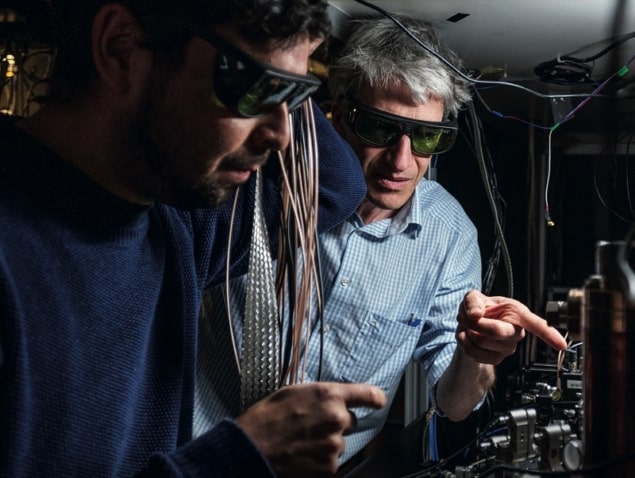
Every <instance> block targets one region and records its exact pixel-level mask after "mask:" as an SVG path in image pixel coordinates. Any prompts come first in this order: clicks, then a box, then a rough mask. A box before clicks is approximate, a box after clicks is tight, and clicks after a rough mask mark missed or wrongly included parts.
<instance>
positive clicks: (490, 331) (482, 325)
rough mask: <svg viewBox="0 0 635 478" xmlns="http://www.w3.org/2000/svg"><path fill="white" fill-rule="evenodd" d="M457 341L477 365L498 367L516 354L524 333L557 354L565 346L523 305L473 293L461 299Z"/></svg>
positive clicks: (540, 318)
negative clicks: (478, 363) (549, 347)
mask: <svg viewBox="0 0 635 478" xmlns="http://www.w3.org/2000/svg"><path fill="white" fill-rule="evenodd" d="M457 320H458V322H459V325H458V327H457V330H456V339H457V342H458V343H459V345H460V346H461V347H462V348H463V349H464V351H465V353H466V354H467V355H469V356H471V357H472V358H474V359H475V360H476V361H478V362H480V363H486V364H493V365H498V364H499V363H501V362H502V361H503V359H505V357H507V356H509V355H511V354H513V353H514V351H515V350H516V346H517V344H518V342H520V341H521V340H522V339H523V338H524V337H525V331H527V332H529V333H531V334H533V335H535V336H536V337H538V338H540V339H541V340H542V341H543V342H545V343H546V344H548V345H549V346H551V347H553V348H554V349H556V350H564V349H565V348H566V347H567V343H566V341H565V339H564V337H562V335H561V334H560V333H559V332H558V331H557V330H556V329H554V328H553V327H551V326H549V325H548V324H547V321H546V320H544V319H543V318H542V317H540V316H538V315H536V314H534V313H533V312H531V311H530V310H529V308H528V307H527V306H526V305H524V304H523V303H521V302H519V301H517V300H515V299H510V298H508V297H488V296H486V295H485V294H483V293H481V292H479V291H476V290H473V291H470V292H468V293H467V294H466V295H465V297H464V298H463V302H462V303H461V307H460V310H459V314H458V317H457Z"/></svg>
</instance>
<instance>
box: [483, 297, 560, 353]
mask: <svg viewBox="0 0 635 478" xmlns="http://www.w3.org/2000/svg"><path fill="white" fill-rule="evenodd" d="M485 317H492V318H496V319H499V320H503V321H505V322H508V323H510V324H513V325H517V326H519V327H522V328H523V329H525V330H526V331H527V332H529V333H531V334H533V335H535V336H536V337H538V338H539V339H541V340H542V341H543V342H545V343H546V344H547V345H549V346H551V347H553V348H554V349H556V350H564V349H566V348H567V341H566V340H565V339H564V337H563V336H562V335H561V334H560V332H558V331H557V330H556V329H555V328H553V327H551V326H550V325H549V324H548V323H547V321H546V320H545V319H543V318H542V317H540V316H538V315H536V314H534V313H533V312H531V311H530V310H529V309H528V308H527V307H523V308H522V309H519V308H518V307H514V305H513V304H510V303H498V304H495V305H490V306H488V307H487V308H486V310H485Z"/></svg>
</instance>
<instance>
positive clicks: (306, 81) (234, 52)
mask: <svg viewBox="0 0 635 478" xmlns="http://www.w3.org/2000/svg"><path fill="white" fill-rule="evenodd" d="M172 20H173V21H175V22H176V23H177V25H180V26H181V27H182V28H184V29H185V30H187V31H189V32H190V33H192V34H194V35H196V36H197V37H199V38H201V39H202V40H204V41H206V42H207V43H210V44H211V45H213V46H214V47H215V48H216V50H218V52H217V55H216V60H215V79H214V82H215V90H216V91H215V96H216V99H217V100H218V101H219V102H220V103H221V105H222V106H224V107H226V108H229V109H231V110H234V111H236V112H237V113H239V114H240V115H241V116H244V117H247V118H251V117H256V116H261V115H263V114H265V113H266V112H267V111H270V110H271V109H273V108H275V107H277V106H279V105H280V104H282V103H285V102H286V103H287V106H288V108H289V111H291V110H292V109H294V108H296V107H297V106H299V105H300V104H302V103H303V102H304V101H305V100H306V99H307V98H308V97H309V96H310V95H311V94H312V93H313V92H315V91H316V90H317V89H318V88H319V87H320V85H321V84H322V82H321V80H320V79H319V78H318V77H317V76H315V75H313V74H312V73H309V74H307V75H298V74H295V73H291V72H289V71H286V70H283V69H280V68H276V67H275V66H273V65H269V64H268V63H265V62H262V61H259V60H257V59H255V58H253V57H252V56H250V55H249V54H247V53H245V52H244V51H242V50H241V49H239V48H237V47H235V46H234V45H232V44H231V43H229V42H228V41H227V40H225V39H224V38H222V37H221V36H220V35H218V34H217V33H215V32H213V31H211V30H205V29H203V28H201V27H200V26H198V25H196V24H195V23H194V22H189V21H185V20H184V19H180V18H179V19H172ZM223 55H227V56H230V57H233V59H235V60H237V61H238V62H240V63H242V65H243V66H244V70H245V73H248V72H251V71H254V72H257V73H256V74H255V75H254V81H253V82H252V83H251V84H250V85H249V87H247V88H244V89H243V90H242V91H236V92H234V94H233V97H232V98H228V97H223V96H226V94H224V93H222V92H223V91H225V88H217V87H218V82H219V80H218V77H219V65H220V62H221V58H222V56H223ZM267 78H269V79H280V80H284V81H289V82H293V83H295V84H296V86H295V88H294V91H295V90H297V89H298V88H299V87H301V88H302V91H301V93H299V94H298V95H295V101H291V102H290V101H289V100H290V99H291V98H292V97H293V95H289V96H287V97H285V99H284V100H282V101H279V102H276V103H267V104H266V106H264V108H263V109H262V111H261V110H259V111H258V112H257V113H256V114H254V113H253V112H251V111H244V110H241V108H240V101H241V99H243V98H244V97H245V95H246V94H247V93H249V91H250V90H251V89H252V88H253V87H254V86H256V85H257V84H258V82H260V81H266V80H267ZM219 92H220V94H219Z"/></svg>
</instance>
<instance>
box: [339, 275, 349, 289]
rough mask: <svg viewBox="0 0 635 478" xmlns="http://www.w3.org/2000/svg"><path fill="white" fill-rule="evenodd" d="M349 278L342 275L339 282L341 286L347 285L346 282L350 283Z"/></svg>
mask: <svg viewBox="0 0 635 478" xmlns="http://www.w3.org/2000/svg"><path fill="white" fill-rule="evenodd" d="M350 282H351V280H350V278H348V277H344V278H343V279H342V281H341V282H340V284H342V287H348V284H350Z"/></svg>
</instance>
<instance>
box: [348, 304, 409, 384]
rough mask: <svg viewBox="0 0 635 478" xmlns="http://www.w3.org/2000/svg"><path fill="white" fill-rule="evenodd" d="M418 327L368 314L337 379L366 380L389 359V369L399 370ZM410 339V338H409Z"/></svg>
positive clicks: (406, 359) (406, 356) (406, 358)
mask: <svg viewBox="0 0 635 478" xmlns="http://www.w3.org/2000/svg"><path fill="white" fill-rule="evenodd" d="M419 334H420V327H419V326H418V324H417V325H414V326H413V325H409V324H407V323H401V322H398V321H395V320H389V319H386V318H385V317H382V316H379V315H376V314H368V315H367V316H366V319H365V320H364V323H363V324H362V326H361V327H360V329H359V330H358V333H357V336H356V337H355V340H354V342H353V345H352V347H351V349H350V353H349V354H348V356H347V357H346V360H345V361H344V366H343V367H342V370H341V378H342V380H343V381H345V382H358V383H359V382H367V381H368V380H369V378H370V377H372V376H373V375H375V374H376V372H377V371H378V370H379V369H380V368H381V367H384V366H385V365H386V364H387V362H388V361H391V364H390V368H391V369H393V370H394V369H395V368H396V369H397V370H400V369H401V368H402V365H403V364H405V363H407V362H408V360H409V359H410V357H411V355H412V348H413V345H409V346H408V344H406V342H408V343H409V344H414V343H416V340H417V337H418V335H419ZM409 339H410V340H409Z"/></svg>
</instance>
